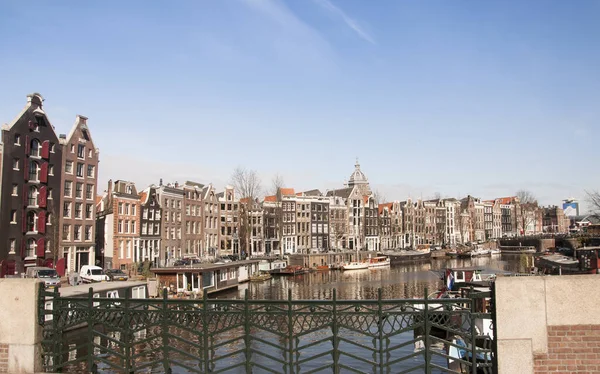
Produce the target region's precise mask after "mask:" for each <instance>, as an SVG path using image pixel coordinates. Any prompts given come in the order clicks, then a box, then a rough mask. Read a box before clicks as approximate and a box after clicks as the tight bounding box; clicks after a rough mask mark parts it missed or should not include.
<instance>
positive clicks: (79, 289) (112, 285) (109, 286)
mask: <svg viewBox="0 0 600 374" xmlns="http://www.w3.org/2000/svg"><path fill="white" fill-rule="evenodd" d="M146 284H147V283H146V282H141V281H124V282H101V283H89V284H81V285H79V286H72V287H68V286H65V287H61V288H60V289H59V292H60V296H62V297H70V296H76V295H83V294H86V293H88V292H89V289H90V288H92V289H93V290H94V291H93V292H103V291H110V290H117V289H122V288H129V287H136V286H142V285H146Z"/></svg>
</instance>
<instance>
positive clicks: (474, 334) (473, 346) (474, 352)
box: [469, 286, 477, 374]
mask: <svg viewBox="0 0 600 374" xmlns="http://www.w3.org/2000/svg"><path fill="white" fill-rule="evenodd" d="M473 295H474V293H473V286H471V289H470V291H469V299H471V314H470V317H471V373H473V374H477V331H476V329H475V313H476V309H475V298H474V297H473Z"/></svg>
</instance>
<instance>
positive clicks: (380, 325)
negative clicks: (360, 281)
mask: <svg viewBox="0 0 600 374" xmlns="http://www.w3.org/2000/svg"><path fill="white" fill-rule="evenodd" d="M377 320H378V322H377V333H378V338H379V347H378V348H379V374H383V368H384V363H383V322H384V319H383V305H382V290H381V288H378V289H377Z"/></svg>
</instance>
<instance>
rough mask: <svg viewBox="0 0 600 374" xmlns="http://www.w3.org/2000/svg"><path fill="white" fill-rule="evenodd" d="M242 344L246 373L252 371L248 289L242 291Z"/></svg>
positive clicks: (248, 373) (249, 373)
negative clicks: (244, 350)
mask: <svg viewBox="0 0 600 374" xmlns="http://www.w3.org/2000/svg"><path fill="white" fill-rule="evenodd" d="M244 344H245V346H246V347H245V348H246V374H251V373H252V362H251V359H252V348H251V346H250V344H251V341H250V307H249V305H248V289H247V288H246V290H245V292H244Z"/></svg>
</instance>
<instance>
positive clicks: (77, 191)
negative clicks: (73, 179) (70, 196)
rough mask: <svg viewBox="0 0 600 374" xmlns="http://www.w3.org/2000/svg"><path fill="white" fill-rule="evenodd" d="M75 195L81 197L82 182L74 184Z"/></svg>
mask: <svg viewBox="0 0 600 374" xmlns="http://www.w3.org/2000/svg"><path fill="white" fill-rule="evenodd" d="M75 197H76V198H78V199H81V198H82V197H83V183H79V182H77V183H76V184H75Z"/></svg>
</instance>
